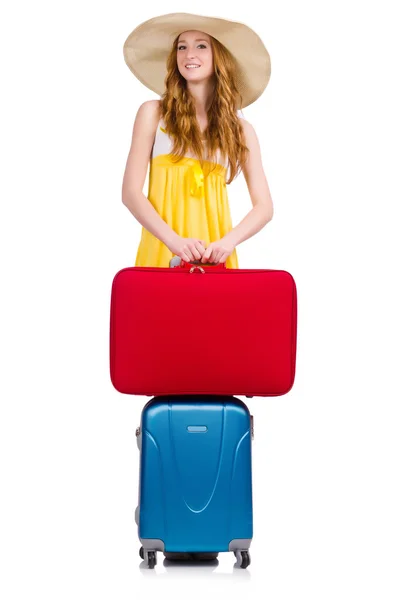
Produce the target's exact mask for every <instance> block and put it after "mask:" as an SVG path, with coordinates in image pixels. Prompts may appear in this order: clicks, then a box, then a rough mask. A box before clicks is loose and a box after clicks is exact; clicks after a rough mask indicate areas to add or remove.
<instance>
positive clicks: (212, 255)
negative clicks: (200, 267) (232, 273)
mask: <svg viewBox="0 0 397 600" xmlns="http://www.w3.org/2000/svg"><path fill="white" fill-rule="evenodd" d="M235 247H236V244H234V243H233V242H232V241H231V240H230V238H229V239H228V238H226V237H223V238H221V239H220V240H217V241H216V242H211V244H209V245H208V246H207V248H206V249H205V252H204V254H203V256H202V257H201V262H202V263H205V262H211V263H224V262H226V259H227V257H228V256H230V255H231V253H232V252H233V250H234V248H235Z"/></svg>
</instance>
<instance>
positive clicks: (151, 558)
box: [139, 546, 157, 569]
mask: <svg viewBox="0 0 397 600" xmlns="http://www.w3.org/2000/svg"><path fill="white" fill-rule="evenodd" d="M139 556H140V557H141V559H142V560H143V561H145V564H146V565H147V566H148V567H149V569H154V567H155V566H156V565H157V552H156V551H155V550H148V551H147V552H146V556H145V551H144V549H143V547H142V546H141V547H140V548H139Z"/></svg>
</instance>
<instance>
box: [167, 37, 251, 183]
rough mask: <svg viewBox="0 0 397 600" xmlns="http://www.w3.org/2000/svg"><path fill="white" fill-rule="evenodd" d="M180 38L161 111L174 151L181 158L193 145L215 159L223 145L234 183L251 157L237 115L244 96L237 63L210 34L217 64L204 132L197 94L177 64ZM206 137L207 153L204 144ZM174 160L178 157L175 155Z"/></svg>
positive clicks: (199, 153) (175, 45)
mask: <svg viewBox="0 0 397 600" xmlns="http://www.w3.org/2000/svg"><path fill="white" fill-rule="evenodd" d="M178 38H179V36H177V37H176V38H175V40H174V43H173V46H172V50H171V52H170V54H169V56H168V59H167V76H166V79H165V87H166V90H165V92H164V94H163V95H162V96H161V99H160V114H161V117H162V119H163V121H164V124H165V126H166V130H167V133H169V135H170V137H171V138H172V139H173V144H174V145H173V148H172V154H173V155H175V157H176V159H175V161H174V162H178V161H179V160H180V159H181V158H182V157H183V156H184V155H185V153H186V152H187V151H188V150H189V149H190V150H192V151H193V153H194V154H195V155H196V156H197V157H198V159H199V160H200V162H201V163H202V162H203V160H212V161H214V162H216V161H215V156H216V151H217V150H218V149H219V150H220V152H221V154H222V156H223V158H224V159H226V160H228V161H229V168H230V175H229V179H228V180H227V181H226V183H228V184H229V183H231V182H232V181H233V179H234V178H235V177H236V176H237V175H238V174H239V172H240V171H241V168H242V166H243V165H244V163H245V162H246V160H247V157H248V152H249V149H248V148H247V146H246V142H245V136H244V130H243V127H242V125H241V123H240V119H239V117H238V116H237V110H239V109H240V108H241V104H242V97H241V94H240V93H239V91H238V88H237V84H236V81H237V65H236V62H235V60H234V58H233V56H232V55H231V53H230V52H229V51H228V50H227V48H225V46H224V45H223V44H221V43H220V42H219V41H218V40H216V39H215V38H214V37H212V36H210V39H211V45H212V53H213V64H214V83H215V86H214V94H213V97H212V103H211V106H210V108H209V110H208V126H207V128H206V130H205V132H204V134H203V138H202V133H201V131H200V127H199V124H198V121H197V119H196V109H195V102H194V98H193V96H192V95H191V94H190V92H189V90H188V87H187V82H186V79H185V78H184V77H182V75H181V74H180V72H179V69H178V65H177V58H176V55H177V51H178ZM203 141H206V154H205V156H204V153H205V150H204V144H203ZM172 160H174V159H172Z"/></svg>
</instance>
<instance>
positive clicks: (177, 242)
mask: <svg viewBox="0 0 397 600" xmlns="http://www.w3.org/2000/svg"><path fill="white" fill-rule="evenodd" d="M167 247H168V249H169V250H171V252H172V253H173V254H175V255H176V256H179V257H180V258H181V259H182V260H184V261H185V262H193V261H195V260H200V259H201V257H202V256H203V254H204V252H205V242H204V241H203V240H199V239H198V238H184V237H182V236H180V235H177V237H176V238H174V240H173V241H172V242H171V243H170V244H169V245H168V246H167Z"/></svg>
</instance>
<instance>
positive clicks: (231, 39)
mask: <svg viewBox="0 0 397 600" xmlns="http://www.w3.org/2000/svg"><path fill="white" fill-rule="evenodd" d="M176 32H177V34H176ZM124 57H125V60H126V62H127V65H128V66H129V68H130V69H131V71H132V72H133V73H134V75H136V77H137V78H138V79H139V80H140V81H141V82H143V83H144V84H145V85H146V86H147V87H149V89H151V90H153V91H156V92H157V93H158V94H160V95H161V98H160V100H149V101H147V102H144V103H143V104H142V105H141V106H140V107H139V109H138V112H137V115H136V118H135V123H134V128H133V134H132V142H131V148H130V152H129V155H128V159H127V164H126V169H125V173H124V179H123V187H122V200H123V203H124V204H125V205H126V206H127V207H128V209H129V210H130V211H131V213H132V214H133V215H134V217H135V218H136V219H137V220H138V221H139V222H140V223H141V225H142V235H141V240H140V244H139V248H138V252H137V256H136V261H135V266H154V267H168V266H169V263H170V260H171V258H172V257H173V256H179V257H180V258H181V259H183V260H184V261H186V262H192V261H201V262H203V263H206V262H208V263H213V264H217V263H226V267H228V268H235V269H236V268H238V258H237V252H236V246H237V245H238V244H240V243H241V242H243V241H244V240H246V239H248V238H249V237H251V236H252V235H254V234H255V233H257V232H258V231H260V230H261V229H262V228H263V227H264V226H265V225H266V223H267V222H268V221H270V219H271V218H272V216H273V203H272V199H271V196H270V192H269V187H268V184H267V180H266V177H265V174H264V170H263V166H262V162H261V156H260V147H259V143H258V138H257V136H256V133H255V131H254V128H253V126H252V125H251V124H250V123H248V121H246V120H245V119H244V118H243V115H242V112H241V108H243V107H245V106H247V105H248V104H251V103H252V102H253V101H254V100H256V99H257V98H258V97H259V95H260V94H261V93H262V92H263V90H264V89H265V87H266V85H267V83H268V80H269V77H270V58H269V55H268V53H267V51H266V48H265V47H264V45H263V43H262V41H261V40H260V38H259V37H258V36H257V34H256V33H254V32H253V31H252V29H250V28H249V27H247V26H246V25H243V24H241V23H236V22H232V21H227V20H225V19H218V18H213V17H204V16H199V15H191V14H187V13H173V14H170V15H163V16H160V17H156V18H154V19H150V20H149V21H146V22H145V23H143V24H142V25H140V26H139V27H138V28H136V29H135V30H134V31H133V32H132V33H131V34H130V35H129V36H128V38H127V40H126V42H125V44H124ZM164 84H165V86H164ZM164 88H165V89H164ZM148 163H149V164H150V173H149V189H148V196H147V198H146V197H145V196H144V194H143V193H142V188H143V185H144V182H145V178H146V173H147V166H148ZM241 170H242V171H243V173H244V177H245V180H246V183H247V187H248V191H249V194H250V198H251V201H252V204H253V208H252V210H251V211H250V212H249V213H248V215H247V216H246V217H245V218H244V219H243V220H242V221H241V223H239V224H238V225H237V226H236V227H235V228H232V222H231V216H230V209H229V203H228V197H227V191H226V184H228V183H231V181H233V179H234V178H235V177H236V175H237V174H238V173H239V172H240V171H241Z"/></svg>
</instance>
